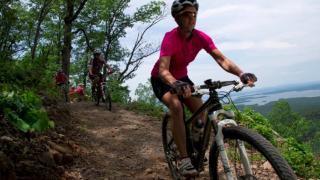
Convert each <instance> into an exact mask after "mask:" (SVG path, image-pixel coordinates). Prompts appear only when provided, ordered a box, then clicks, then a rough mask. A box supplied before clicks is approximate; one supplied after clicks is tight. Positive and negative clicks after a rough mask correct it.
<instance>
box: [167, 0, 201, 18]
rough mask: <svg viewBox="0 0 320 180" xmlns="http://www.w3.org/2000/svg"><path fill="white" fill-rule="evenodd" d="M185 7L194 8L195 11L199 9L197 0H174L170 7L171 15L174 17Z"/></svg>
mask: <svg viewBox="0 0 320 180" xmlns="http://www.w3.org/2000/svg"><path fill="white" fill-rule="evenodd" d="M185 5H191V6H193V7H195V8H196V9H197V11H198V9H199V4H198V2H197V0H174V1H173V3H172V6H171V15H172V16H173V17H175V16H176V15H177V14H178V13H179V12H180V11H181V10H182V9H183V8H184V6H185Z"/></svg>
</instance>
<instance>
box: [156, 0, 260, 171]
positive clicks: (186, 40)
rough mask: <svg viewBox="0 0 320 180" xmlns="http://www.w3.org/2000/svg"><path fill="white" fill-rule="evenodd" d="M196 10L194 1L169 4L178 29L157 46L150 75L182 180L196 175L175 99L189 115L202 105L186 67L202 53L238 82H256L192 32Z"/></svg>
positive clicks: (205, 38)
mask: <svg viewBox="0 0 320 180" xmlns="http://www.w3.org/2000/svg"><path fill="white" fill-rule="evenodd" d="M198 8H199V5H198V2H197V1H196V0H174V1H173V3H172V6H171V14H172V16H173V18H174V20H175V21H176V23H177V24H178V27H176V28H174V29H173V30H171V31H170V32H167V33H166V34H165V36H164V38H163V40H162V44H161V49H160V57H159V59H158V61H157V62H156V63H155V65H154V67H153V69H152V72H151V83H152V87H153V90H154V93H155V95H156V96H157V98H158V99H159V100H160V101H162V102H163V103H164V104H165V105H166V106H167V107H168V108H169V110H170V114H171V117H172V119H173V129H172V134H173V138H174V141H175V143H176V145H177V147H178V150H179V152H180V161H179V162H178V168H179V171H180V173H181V174H182V175H183V176H195V175H197V174H198V172H197V170H196V169H195V168H194V166H193V165H192V163H191V159H190V158H189V157H188V153H187V150H186V134H185V125H184V122H183V110H182V106H181V103H180V101H179V98H178V95H182V96H183V97H184V100H183V103H184V104H185V105H186V106H187V107H188V108H189V110H190V111H191V112H195V111H196V110H197V109H198V108H199V107H200V106H201V105H202V101H201V99H200V98H197V97H193V96H191V88H190V86H193V85H194V84H193V82H192V81H191V80H190V79H189V77H188V72H187V66H188V64H189V63H190V62H192V61H193V60H194V59H195V57H196V55H197V54H198V53H199V51H200V50H201V49H204V50H205V51H206V52H207V53H208V54H210V55H211V56H212V57H213V59H214V60H215V61H216V62H217V63H218V64H219V66H220V67H221V68H223V69H224V70H225V71H227V72H229V73H231V74H234V75H236V76H238V77H240V79H241V81H242V82H244V83H246V84H248V85H249V86H253V85H254V82H255V81H256V80H257V78H256V76H255V75H254V74H252V73H244V72H243V71H242V70H241V69H240V68H239V67H238V66H237V65H236V64H234V63H233V62H232V61H231V60H230V59H228V58H227V57H225V56H224V55H223V54H222V52H221V51H220V50H219V49H217V47H216V46H215V44H214V42H213V41H212V39H211V38H210V37H209V36H208V35H207V34H205V33H204V32H202V31H200V30H198V29H194V27H195V25H196V19H197V14H198ZM199 73H201V72H199ZM171 89H174V90H175V91H176V92H177V94H172V93H170V92H169V91H170V90H171ZM198 118H199V121H202V122H203V121H204V116H203V115H202V117H198Z"/></svg>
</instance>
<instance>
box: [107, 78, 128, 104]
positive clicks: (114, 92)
mask: <svg viewBox="0 0 320 180" xmlns="http://www.w3.org/2000/svg"><path fill="white" fill-rule="evenodd" d="M107 84H108V88H109V91H110V92H111V99H112V102H118V103H122V104H127V103H129V102H130V101H131V99H130V95H129V93H130V91H129V89H128V86H122V85H121V83H119V82H118V81H117V80H115V79H110V80H108V83H107Z"/></svg>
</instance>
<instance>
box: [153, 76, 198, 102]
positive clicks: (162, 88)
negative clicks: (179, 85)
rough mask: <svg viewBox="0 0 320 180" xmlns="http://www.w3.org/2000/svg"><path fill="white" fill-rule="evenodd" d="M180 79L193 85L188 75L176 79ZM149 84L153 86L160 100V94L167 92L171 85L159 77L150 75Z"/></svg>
mask: <svg viewBox="0 0 320 180" xmlns="http://www.w3.org/2000/svg"><path fill="white" fill-rule="evenodd" d="M178 80H180V81H183V82H186V83H189V84H190V85H191V86H193V85H194V84H193V82H192V81H191V80H190V79H189V77H188V76H185V77H183V78H180V79H178ZM151 85H152V88H153V92H154V94H155V96H156V97H157V98H158V99H159V100H160V101H162V96H163V95H164V94H165V93H167V92H169V91H170V90H171V87H170V86H169V85H168V84H166V83H164V82H163V81H162V80H161V79H160V78H158V77H151Z"/></svg>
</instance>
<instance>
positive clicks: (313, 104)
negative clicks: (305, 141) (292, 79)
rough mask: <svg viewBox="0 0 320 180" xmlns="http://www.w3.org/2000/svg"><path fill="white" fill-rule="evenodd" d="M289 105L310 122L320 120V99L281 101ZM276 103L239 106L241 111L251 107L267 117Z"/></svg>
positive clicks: (302, 98)
mask: <svg viewBox="0 0 320 180" xmlns="http://www.w3.org/2000/svg"><path fill="white" fill-rule="evenodd" d="M281 100H285V101H287V102H288V103H289V105H290V107H291V108H292V111H294V112H297V113H299V114H300V115H302V116H303V117H305V118H306V119H308V120H320V97H299V98H289V99H281ZM275 103H276V101H272V102H269V103H267V104H264V105H246V106H245V105H239V106H238V107H239V108H240V109H243V108H244V107H251V108H253V109H254V110H255V111H257V112H260V113H261V114H263V115H267V114H268V113H269V112H270V111H271V109H272V107H273V105H274V104H275Z"/></svg>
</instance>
